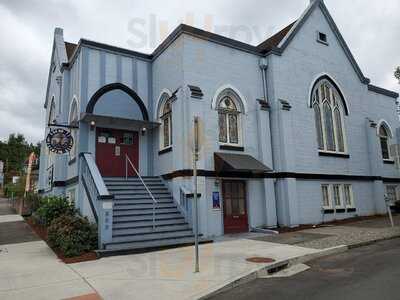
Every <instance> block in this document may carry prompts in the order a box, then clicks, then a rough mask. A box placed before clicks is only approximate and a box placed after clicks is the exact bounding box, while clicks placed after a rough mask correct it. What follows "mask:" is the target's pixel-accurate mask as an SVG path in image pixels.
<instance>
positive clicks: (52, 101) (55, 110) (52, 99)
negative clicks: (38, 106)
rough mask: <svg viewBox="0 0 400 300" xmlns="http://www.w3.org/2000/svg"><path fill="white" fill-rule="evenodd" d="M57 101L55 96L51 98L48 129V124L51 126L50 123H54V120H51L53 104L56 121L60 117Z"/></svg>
mask: <svg viewBox="0 0 400 300" xmlns="http://www.w3.org/2000/svg"><path fill="white" fill-rule="evenodd" d="M55 99H56V97H55V95H54V94H53V96H51V100H50V106H49V113H48V114H47V123H46V127H47V126H48V124H50V123H52V121H54V120H50V115H51V112H52V111H53V110H52V106H53V103H54V119H55V120H57V116H58V115H57V105H56V101H55Z"/></svg>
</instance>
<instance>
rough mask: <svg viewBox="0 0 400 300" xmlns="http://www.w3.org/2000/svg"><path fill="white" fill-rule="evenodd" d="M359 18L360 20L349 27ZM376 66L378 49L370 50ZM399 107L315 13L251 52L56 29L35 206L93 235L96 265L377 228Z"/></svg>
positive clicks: (394, 174) (216, 38) (191, 38)
mask: <svg viewBox="0 0 400 300" xmlns="http://www.w3.org/2000/svg"><path fill="white" fill-rule="evenodd" d="M352 17H354V16H352ZM371 49H372V50H371V51H373V48H371ZM398 96H399V95H398V94H397V93H395V92H392V91H389V90H386V89H384V88H381V87H377V86H375V85H373V84H371V83H370V80H369V79H368V78H367V77H365V75H364V74H363V72H362V71H361V69H360V68H359V66H358V64H357V62H356V60H355V59H354V57H353V55H352V53H351V51H350V49H349V48H348V46H347V44H346V42H345V41H344V39H343V37H342V35H341V34H340V32H339V30H338V28H337V26H336V24H335V22H334V21H333V19H332V17H331V15H330V14H329V12H328V10H327V8H326V6H325V4H324V2H323V1H322V0H313V1H311V2H310V5H309V6H308V7H307V9H306V10H305V11H304V13H303V14H302V15H301V16H300V18H299V19H298V20H297V21H296V22H294V23H292V24H290V25H289V26H287V27H286V28H284V29H283V30H281V31H280V32H278V33H277V34H275V35H274V36H272V37H270V38H268V39H267V40H265V41H264V42H263V43H261V44H260V45H258V46H254V45H249V44H246V43H242V42H239V41H237V40H233V39H230V38H227V37H224V36H220V35H217V34H213V33H210V32H206V31H203V30H200V29H197V28H194V27H191V26H187V25H180V26H178V27H177V28H176V29H175V30H174V31H173V32H172V33H171V34H170V35H169V36H168V37H167V38H166V39H165V40H164V41H163V42H162V43H161V44H160V46H159V47H158V48H157V49H155V50H154V52H153V53H152V54H143V53H139V52H136V51H132V50H128V49H122V48H119V47H115V46H110V45H106V44H102V43H99V42H94V41H89V40H85V39H81V40H79V42H78V43H77V44H72V43H69V42H66V41H64V38H63V30H62V29H60V28H56V29H55V33H54V44H53V51H52V57H51V66H50V70H49V77H48V85H47V95H46V101H45V105H44V107H45V109H46V112H47V114H46V124H47V126H46V129H45V137H46V136H47V135H48V133H49V132H50V131H51V130H54V129H57V128H64V129H65V130H67V131H70V133H71V135H72V137H73V139H74V145H73V147H72V149H71V151H70V152H67V153H65V154H56V153H53V152H51V151H49V149H48V147H47V145H46V142H43V144H42V149H41V150H42V151H41V158H40V180H39V181H40V182H39V185H40V192H41V193H42V194H43V195H47V194H55V195H64V196H66V197H68V198H69V199H70V200H71V201H73V202H74V203H75V205H76V207H77V208H78V209H79V210H80V211H81V213H82V214H83V215H86V216H88V217H89V218H90V219H91V220H92V221H93V222H97V223H98V227H99V236H100V243H99V247H100V248H101V249H104V250H111V251H125V250H131V249H141V248H158V247H162V246H171V245H178V244H189V243H192V242H193V230H192V228H193V216H194V210H193V198H194V184H193V150H192V149H193V146H192V145H193V136H194V134H193V123H194V122H193V120H194V118H195V117H198V119H199V137H200V152H199V161H198V204H199V231H200V233H201V234H202V238H203V239H210V238H213V237H217V236H221V235H224V234H226V233H236V232H247V231H251V230H252V229H255V228H276V227H278V226H280V227H295V226H298V225H302V224H319V223H324V222H329V221H332V220H337V219H346V218H352V217H355V216H368V215H376V214H384V213H385V212H386V211H387V203H386V200H390V201H395V200H396V199H397V198H398V195H397V194H398V186H399V184H400V177H399V170H398V169H397V168H396V163H395V161H396V158H397V156H396V153H395V152H397V151H396V149H397V147H396V145H397V144H399V138H400V134H399V131H398V127H399V118H398V115H397V113H396V105H397V104H396V103H397V98H398Z"/></svg>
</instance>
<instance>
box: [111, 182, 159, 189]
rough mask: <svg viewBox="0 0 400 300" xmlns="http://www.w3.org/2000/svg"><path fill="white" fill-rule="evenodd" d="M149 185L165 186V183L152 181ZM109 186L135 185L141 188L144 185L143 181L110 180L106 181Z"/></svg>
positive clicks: (134, 186)
mask: <svg viewBox="0 0 400 300" xmlns="http://www.w3.org/2000/svg"><path fill="white" fill-rule="evenodd" d="M146 185H147V187H149V188H150V187H156V188H157V187H165V185H164V184H163V183H162V182H150V183H146ZM106 186H107V188H115V187H127V186H129V187H133V188H139V187H144V186H143V183H141V182H111V183H110V182H109V183H106Z"/></svg>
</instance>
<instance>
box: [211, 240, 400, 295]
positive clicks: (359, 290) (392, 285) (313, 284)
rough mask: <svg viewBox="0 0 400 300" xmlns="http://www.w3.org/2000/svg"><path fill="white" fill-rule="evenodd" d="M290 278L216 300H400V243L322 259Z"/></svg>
mask: <svg viewBox="0 0 400 300" xmlns="http://www.w3.org/2000/svg"><path fill="white" fill-rule="evenodd" d="M308 265H309V266H310V267H311V269H310V270H308V271H305V272H303V273H300V274H297V275H295V276H292V277H290V278H273V279H257V280H255V281H253V282H250V283H248V284H246V285H242V286H239V287H237V288H235V289H233V290H230V291H228V292H226V293H223V294H220V295H217V296H215V297H213V298H212V299H214V300H217V299H218V300H222V299H226V300H233V299H235V300H236V299H245V300H252V299H257V300H262V299H273V300H283V299H295V300H302V299H304V300H317V299H318V300H319V299H321V300H331V299H332V300H347V299H349V300H350V299H351V300H358V299H360V300H361V299H362V300H372V299H373V300H376V299H378V300H386V299H388V300H399V299H400V239H395V240H389V241H384V242H380V243H377V244H373V245H371V246H365V247H362V248H357V249H353V250H350V251H347V252H346V253H343V254H340V255H334V256H330V257H326V258H321V259H318V260H315V261H312V262H309V263H308Z"/></svg>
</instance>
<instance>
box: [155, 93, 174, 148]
mask: <svg viewBox="0 0 400 300" xmlns="http://www.w3.org/2000/svg"><path fill="white" fill-rule="evenodd" d="M170 97H171V96H170V95H169V93H167V92H163V93H162V94H161V95H160V101H161V105H160V108H159V112H158V119H159V121H160V123H161V126H160V127H159V128H160V131H159V132H160V135H159V142H160V143H159V148H160V151H162V150H166V149H170V148H172V144H173V139H172V114H173V108H172V107H173V101H170V104H171V112H170V113H168V114H166V115H165V114H163V112H164V107H165V105H166V104H167V103H168V101H169V99H170ZM167 118H168V122H169V124H168V125H169V127H168V131H169V132H168V145H167V146H164V144H165V141H164V121H165V119H167Z"/></svg>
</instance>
